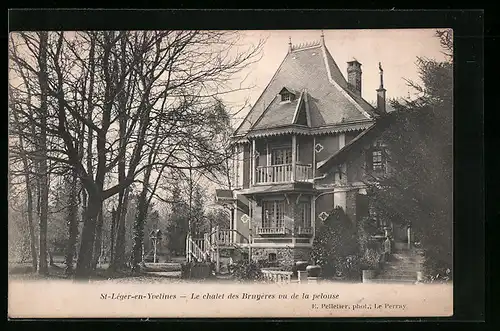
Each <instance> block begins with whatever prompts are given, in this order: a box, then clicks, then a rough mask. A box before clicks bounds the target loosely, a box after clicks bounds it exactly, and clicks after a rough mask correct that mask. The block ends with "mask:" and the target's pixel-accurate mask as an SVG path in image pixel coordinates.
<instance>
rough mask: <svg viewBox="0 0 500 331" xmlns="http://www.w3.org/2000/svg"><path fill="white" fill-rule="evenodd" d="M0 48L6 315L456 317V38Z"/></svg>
mask: <svg viewBox="0 0 500 331" xmlns="http://www.w3.org/2000/svg"><path fill="white" fill-rule="evenodd" d="M8 43H9V47H8V52H9V53H8V54H9V63H8V68H9V69H8V71H9V78H8V93H9V96H8V149H9V150H8V159H9V165H8V170H9V171H8V284H9V289H8V291H9V293H8V306H9V311H8V315H9V317H11V318H67V317H75V318H80V317H81V318H85V317H87V318H93V317H109V318H111V317H141V318H147V317H158V318H162V317H367V316H368V317H412V316H413V317H415V316H417V317H421V316H452V315H453V271H454V269H453V30H452V29H373V30H371V29H365V30H354V29H352V30H328V29H325V30H227V31H224V30H214V31H211V30H201V31H191V30H157V31H156V30H155V31H153V30H147V31H135V30H131V31H93V30H92V31H25V32H22V31H15V32H11V33H10V34H9V37H8ZM28 298H29V300H28Z"/></svg>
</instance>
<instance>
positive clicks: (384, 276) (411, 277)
mask: <svg viewBox="0 0 500 331" xmlns="http://www.w3.org/2000/svg"><path fill="white" fill-rule="evenodd" d="M375 279H398V280H404V279H408V280H413V281H417V275H416V274H415V275H393V274H389V275H384V274H379V275H378V276H377V277H375Z"/></svg>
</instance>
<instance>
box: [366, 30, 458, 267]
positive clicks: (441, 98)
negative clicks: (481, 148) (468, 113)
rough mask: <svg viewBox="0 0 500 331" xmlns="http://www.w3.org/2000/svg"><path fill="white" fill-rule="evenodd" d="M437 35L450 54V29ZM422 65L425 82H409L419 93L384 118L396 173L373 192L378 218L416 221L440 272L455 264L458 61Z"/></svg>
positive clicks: (431, 264) (430, 262)
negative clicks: (454, 99) (455, 75)
mask: <svg viewBox="0 0 500 331" xmlns="http://www.w3.org/2000/svg"><path fill="white" fill-rule="evenodd" d="M450 33H451V32H450ZM438 36H439V37H440V38H441V41H442V45H448V47H447V48H445V51H447V52H448V53H449V51H450V47H451V45H450V43H449V40H448V39H447V38H449V36H450V35H449V33H445V32H441V33H438ZM417 66H418V69H419V74H420V80H421V82H422V83H421V84H419V83H415V82H412V81H408V84H409V85H410V86H412V87H413V88H414V89H415V90H416V92H417V93H418V94H419V98H418V99H416V100H413V101H408V100H405V101H394V102H393V106H394V108H395V109H396V111H395V112H392V113H389V114H388V115H386V116H385V118H384V119H383V120H384V121H386V124H387V125H386V130H385V131H384V132H383V133H382V134H381V140H383V141H384V143H385V144H386V145H387V147H388V150H389V151H390V155H389V156H388V162H389V164H390V168H391V172H390V176H386V177H385V178H377V180H376V181H375V184H374V185H372V187H371V196H372V201H373V203H374V210H375V211H376V213H377V215H378V216H379V217H381V218H385V219H386V220H389V221H392V222H394V223H400V224H401V223H403V224H409V225H411V226H412V229H413V233H414V236H415V239H416V240H417V241H420V242H421V244H422V247H423V249H424V250H425V255H426V263H427V266H426V267H427V269H428V272H430V273H432V274H435V273H437V272H438V270H443V269H444V270H446V269H448V268H450V269H451V264H452V255H451V254H452V192H453V191H452V182H453V181H452V164H453V156H452V155H453V154H452V152H453V145H452V138H453V134H452V132H453V131H452V130H453V121H452V120H453V118H452V112H453V107H452V92H453V90H452V88H453V84H452V83H453V79H452V77H453V75H452V74H453V64H452V61H451V58H449V59H448V60H446V61H436V60H432V59H425V58H418V59H417Z"/></svg>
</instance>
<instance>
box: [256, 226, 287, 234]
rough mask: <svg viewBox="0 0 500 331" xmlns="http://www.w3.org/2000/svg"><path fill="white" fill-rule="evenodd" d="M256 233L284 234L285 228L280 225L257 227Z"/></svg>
mask: <svg viewBox="0 0 500 331" xmlns="http://www.w3.org/2000/svg"><path fill="white" fill-rule="evenodd" d="M257 233H258V234H286V228H285V227H284V226H280V227H273V228H271V227H269V228H268V227H259V228H257Z"/></svg>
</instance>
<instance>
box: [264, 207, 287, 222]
mask: <svg viewBox="0 0 500 331" xmlns="http://www.w3.org/2000/svg"><path fill="white" fill-rule="evenodd" d="M286 207H287V205H286V202H285V201H264V203H263V208H262V213H263V215H262V227H263V228H280V227H283V226H284V225H285V214H286Z"/></svg>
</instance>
